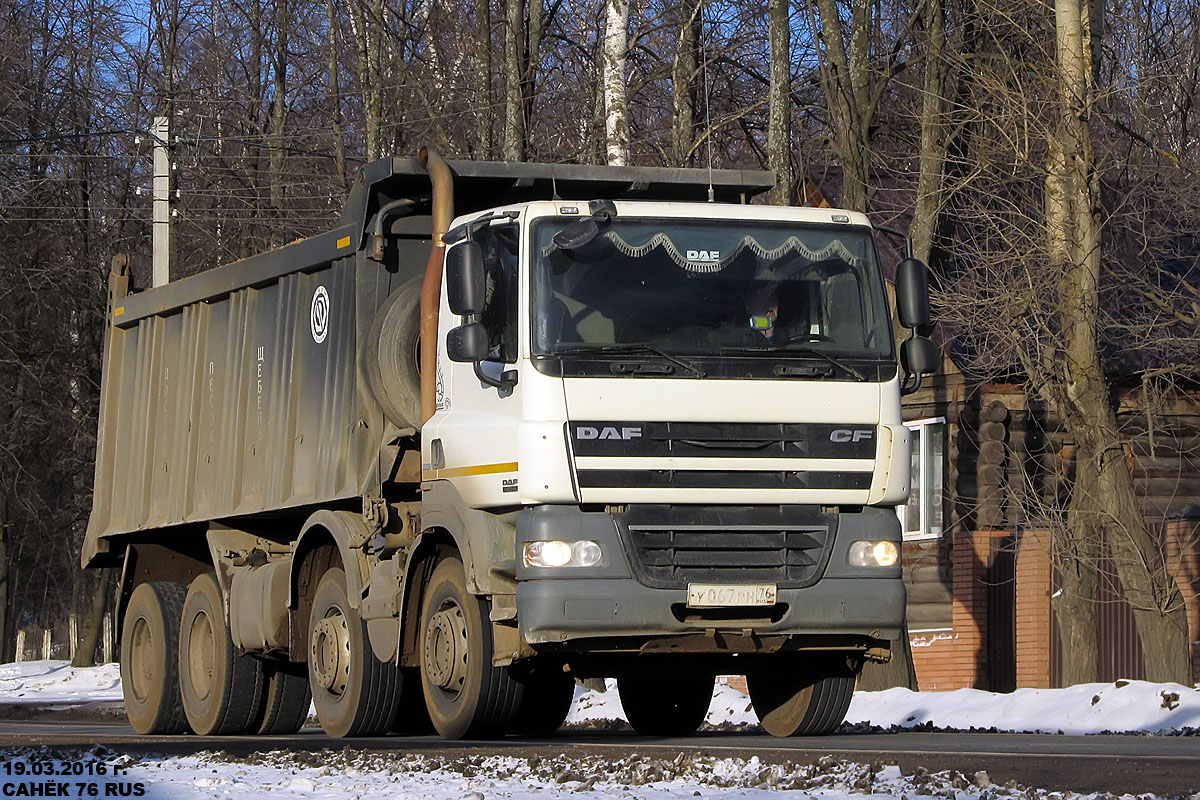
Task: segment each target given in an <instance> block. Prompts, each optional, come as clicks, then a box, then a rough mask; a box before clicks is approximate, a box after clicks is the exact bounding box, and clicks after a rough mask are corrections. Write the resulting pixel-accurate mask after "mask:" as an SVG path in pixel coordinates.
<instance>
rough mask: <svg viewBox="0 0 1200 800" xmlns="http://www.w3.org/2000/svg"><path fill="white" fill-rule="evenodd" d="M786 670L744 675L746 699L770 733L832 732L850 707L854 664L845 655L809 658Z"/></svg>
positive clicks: (855, 674) (789, 734) (804, 734)
mask: <svg viewBox="0 0 1200 800" xmlns="http://www.w3.org/2000/svg"><path fill="white" fill-rule="evenodd" d="M789 666H790V667H791V668H788V669H774V670H761V671H757V672H753V673H751V674H749V675H747V676H746V688H747V689H748V690H749V692H750V702H751V704H753V706H754V713H755V714H757V715H758V720H759V722H761V723H762V726H763V728H765V729H766V731H767V733H769V734H771V735H772V736H824V735H826V734H829V733H833V731H834V730H836V729H837V726H838V725H841V724H842V720H844V719H845V718H846V711H847V710H848V709H849V708H850V700H851V698H852V697H853V696H854V682H855V680H856V679H857V678H858V669H859V668H858V666H857V664H856V663H854V662H852V661H851V660H849V659H847V658H845V657H838V656H833V657H828V656H826V657H813V658H811V660H806V661H803V662H800V663H796V664H792V665H789Z"/></svg>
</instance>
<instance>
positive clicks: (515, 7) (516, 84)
mask: <svg viewBox="0 0 1200 800" xmlns="http://www.w3.org/2000/svg"><path fill="white" fill-rule="evenodd" d="M524 36H525V3H524V0H505V5H504V145H503V147H504V150H503V155H504V160H505V161H524V160H525V101H524V97H523V96H522V93H521V79H522V76H523V72H524V69H523V64H522V61H523V58H524V53H523V52H522V50H523V47H524Z"/></svg>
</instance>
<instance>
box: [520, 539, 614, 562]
mask: <svg viewBox="0 0 1200 800" xmlns="http://www.w3.org/2000/svg"><path fill="white" fill-rule="evenodd" d="M603 558H604V554H603V553H602V552H601V551H600V545H598V544H596V543H595V542H593V541H591V540H589V539H584V540H582V541H578V542H562V541H558V540H552V541H549V542H526V543H525V547H524V549H523V550H522V552H521V561H522V562H523V563H524V564H525V566H527V567H594V566H596V565H597V564H599V563H600V562H601V561H602V560H603Z"/></svg>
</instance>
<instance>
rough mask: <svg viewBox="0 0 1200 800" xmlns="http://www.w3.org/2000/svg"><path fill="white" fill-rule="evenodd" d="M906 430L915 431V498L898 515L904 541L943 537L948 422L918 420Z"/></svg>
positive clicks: (909, 498) (913, 473) (911, 495)
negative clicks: (944, 476) (944, 472)
mask: <svg viewBox="0 0 1200 800" xmlns="http://www.w3.org/2000/svg"><path fill="white" fill-rule="evenodd" d="M904 426H905V427H906V428H908V429H909V430H910V431H912V472H911V481H912V494H910V495H909V497H908V503H907V504H905V505H902V506H900V507H898V508H897V509H896V512H897V513H898V514H899V515H900V526H901V528H902V529H903V530H904V538H905V539H932V538H934V537H937V536H941V535H942V526H943V524H944V519H945V511H944V507H945V502H944V499H943V497H944V494H945V492H944V489H943V482H944V478H943V466H942V464H943V461H944V455H945V452H946V419H945V418H944V417H935V418H932V419H918V420H913V421H912V422H906V423H904Z"/></svg>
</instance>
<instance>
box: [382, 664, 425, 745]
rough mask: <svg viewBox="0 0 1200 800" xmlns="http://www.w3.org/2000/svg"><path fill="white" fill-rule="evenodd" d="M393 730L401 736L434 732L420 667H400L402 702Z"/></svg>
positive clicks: (423, 734)
mask: <svg viewBox="0 0 1200 800" xmlns="http://www.w3.org/2000/svg"><path fill="white" fill-rule="evenodd" d="M391 732H392V733H396V734H399V735H401V736H425V735H427V734H430V733H433V732H434V727H433V720H431V719H429V709H428V708H426V707H425V693H424V692H423V691H421V669H420V667H401V668H400V702H399V708H398V710H397V711H396V719H395V721H394V722H393V723H392V727H391Z"/></svg>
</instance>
